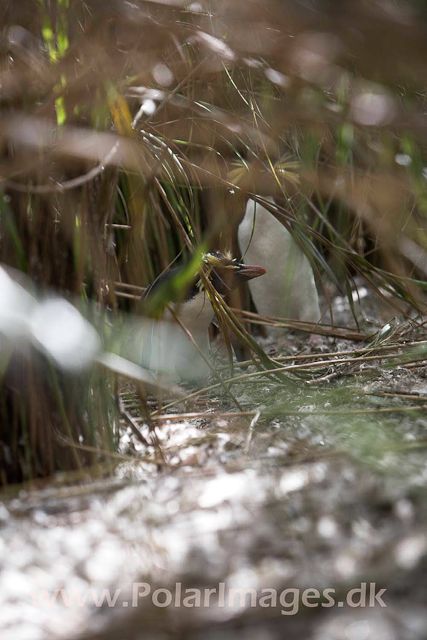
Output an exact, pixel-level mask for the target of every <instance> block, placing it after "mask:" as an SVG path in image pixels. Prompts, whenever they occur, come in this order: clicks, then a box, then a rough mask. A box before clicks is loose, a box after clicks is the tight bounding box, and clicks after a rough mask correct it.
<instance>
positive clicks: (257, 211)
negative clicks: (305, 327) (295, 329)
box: [238, 198, 321, 322]
mask: <svg viewBox="0 0 427 640" xmlns="http://www.w3.org/2000/svg"><path fill="white" fill-rule="evenodd" d="M268 200H269V201H271V202H272V204H274V200H273V198H268ZM238 241H239V248H240V251H241V252H242V254H243V255H244V258H243V260H244V262H245V263H247V264H249V263H253V264H260V265H262V266H263V267H265V268H266V270H267V273H266V274H265V275H264V276H263V278H262V279H259V280H251V281H250V282H249V288H250V291H251V294H252V298H253V301H254V303H255V305H256V307H257V310H258V312H259V313H261V314H262V315H267V316H276V317H285V318H286V317H287V318H293V319H296V320H303V321H307V322H319V320H320V317H321V316H320V308H319V298H318V294H317V289H316V284H315V282H314V276H313V270H312V268H311V265H310V263H309V261H308V260H307V257H306V256H305V254H304V252H303V251H302V249H300V247H299V246H298V245H297V243H296V242H295V240H294V239H293V237H292V235H291V234H290V233H289V231H287V229H286V228H285V227H284V226H283V225H282V224H281V223H280V222H279V221H278V220H277V219H276V218H275V217H274V216H273V215H272V214H271V213H270V212H269V211H267V209H265V207H263V206H262V205H260V204H256V203H255V202H254V201H253V200H249V201H248V203H247V205H246V211H245V216H244V218H243V220H242V222H241V223H240V225H239V229H238Z"/></svg>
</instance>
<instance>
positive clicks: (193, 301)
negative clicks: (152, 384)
mask: <svg viewBox="0 0 427 640" xmlns="http://www.w3.org/2000/svg"><path fill="white" fill-rule="evenodd" d="M189 268H190V270H191V265H190V267H189V265H183V266H179V267H174V268H171V269H169V270H167V271H166V272H165V273H163V274H162V275H161V276H160V277H159V278H157V279H156V280H155V281H154V282H153V283H152V284H151V285H150V286H149V287H148V288H147V290H146V291H145V293H144V294H143V297H142V305H143V313H144V314H145V315H148V316H149V317H151V318H155V319H156V320H158V322H155V323H153V325H152V326H153V328H152V331H151V335H150V339H149V340H148V339H147V340H146V345H145V347H144V349H143V355H142V357H143V363H142V364H143V366H145V367H147V368H149V369H151V370H152V371H157V372H159V373H163V374H164V376H165V378H166V379H167V380H168V381H170V382H182V381H187V382H190V383H193V384H194V383H196V384H197V383H199V384H200V383H202V384H203V383H204V382H205V381H206V380H207V378H208V377H209V372H210V368H209V365H208V363H207V362H206V358H207V357H208V355H209V332H208V329H209V325H210V324H211V322H212V321H213V319H214V316H215V312H214V309H213V306H212V304H211V301H210V299H209V296H208V294H207V293H206V290H205V286H204V283H203V279H202V278H201V275H200V272H199V270H198V269H197V268H195V270H194V273H191V271H190V273H189V272H188V269H189ZM201 268H202V270H203V273H204V275H205V276H206V277H207V278H208V279H209V281H210V282H211V284H212V286H213V287H214V289H215V290H216V292H217V293H218V295H219V296H225V295H226V294H227V293H229V292H230V291H232V290H233V289H235V288H236V287H238V286H239V285H240V284H241V283H243V282H247V281H249V280H253V279H255V278H259V277H260V276H262V275H264V274H265V273H266V270H265V269H264V268H263V267H259V266H255V265H249V264H242V263H239V262H237V260H236V259H232V258H231V256H229V255H224V254H223V253H221V252H220V251H214V252H212V253H207V254H204V255H203V256H202V267H201ZM177 323H178V325H179V326H180V325H182V326H183V327H185V329H187V330H188V331H189V332H190V334H191V336H192V338H193V340H194V342H195V344H193V343H192V342H191V340H190V339H189V337H188V335H186V334H185V330H184V329H182V327H181V326H180V330H179V331H178V330H177V329H178V328H177ZM196 345H197V346H196ZM201 354H203V355H201ZM203 356H204V357H203Z"/></svg>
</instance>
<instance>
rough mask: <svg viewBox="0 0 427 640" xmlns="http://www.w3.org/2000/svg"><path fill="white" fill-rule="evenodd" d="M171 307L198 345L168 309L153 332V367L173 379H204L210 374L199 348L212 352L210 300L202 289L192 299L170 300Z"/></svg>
mask: <svg viewBox="0 0 427 640" xmlns="http://www.w3.org/2000/svg"><path fill="white" fill-rule="evenodd" d="M171 308H172V309H173V311H174V313H175V314H176V316H177V317H178V318H179V320H180V322H181V323H182V324H183V326H184V327H185V328H186V329H188V331H189V332H190V333H191V335H192V337H193V339H194V341H195V342H196V344H197V347H198V348H197V347H196V346H195V345H194V344H193V343H192V342H191V340H190V339H189V338H188V336H187V334H186V333H185V331H183V329H182V328H181V327H180V326H179V324H177V323H176V321H175V318H174V316H173V314H172V313H170V311H168V310H166V311H165V314H164V317H163V320H162V321H161V322H159V323H158V324H157V325H156V326H155V328H154V330H153V331H152V334H151V340H150V353H149V363H150V367H151V368H152V369H154V370H156V371H158V372H160V373H163V374H165V375H166V377H167V379H169V380H171V381H174V382H180V381H182V380H187V381H191V382H196V383H203V382H205V381H206V379H207V378H208V376H209V366H208V364H207V363H206V361H205V360H204V359H203V357H202V355H201V354H200V351H201V352H202V353H203V355H204V356H206V357H207V356H208V354H209V333H208V329H209V325H210V323H211V322H212V320H213V317H214V310H213V308H212V305H211V303H210V300H209V298H208V296H207V295H206V293H205V292H204V291H200V292H198V293H197V294H196V295H195V296H194V298H192V299H191V300H188V301H186V302H183V303H179V304H171ZM199 349H200V351H199Z"/></svg>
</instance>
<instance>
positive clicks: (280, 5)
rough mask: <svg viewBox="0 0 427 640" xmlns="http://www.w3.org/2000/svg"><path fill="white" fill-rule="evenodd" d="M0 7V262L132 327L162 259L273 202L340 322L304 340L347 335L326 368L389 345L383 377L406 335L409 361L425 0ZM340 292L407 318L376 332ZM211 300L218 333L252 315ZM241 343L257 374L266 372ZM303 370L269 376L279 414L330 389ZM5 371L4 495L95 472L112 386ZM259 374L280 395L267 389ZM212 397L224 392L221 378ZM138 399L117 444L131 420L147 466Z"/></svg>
mask: <svg viewBox="0 0 427 640" xmlns="http://www.w3.org/2000/svg"><path fill="white" fill-rule="evenodd" d="M0 15H1V22H0V26H1V29H2V30H1V34H0V86H1V90H0V105H1V113H2V118H1V123H0V134H1V138H0V140H1V167H0V180H1V182H0V187H1V192H0V261H1V263H2V264H3V265H6V266H8V267H12V268H14V269H16V270H18V271H20V272H23V273H25V274H26V275H28V276H29V277H30V278H31V279H32V280H33V281H35V283H37V286H38V287H39V289H40V291H46V290H54V291H56V292H57V293H59V294H61V295H63V296H64V297H66V298H70V299H76V298H77V299H80V300H81V308H82V310H83V311H84V312H85V314H86V315H88V317H89V319H90V320H92V321H93V322H95V324H97V323H99V324H100V325H101V326H103V322H102V320H101V321H100V320H99V318H101V319H102V318H103V317H104V315H105V314H108V316H109V318H114V319H117V318H119V316H120V314H121V313H123V312H124V311H126V312H130V313H137V311H136V307H137V303H138V300H139V298H140V295H141V292H142V290H143V288H144V287H146V286H147V284H148V283H150V282H151V281H152V280H153V279H154V277H155V276H157V275H158V274H159V273H160V272H161V271H162V270H163V269H165V268H166V267H167V266H168V265H169V264H170V263H171V261H172V260H174V259H175V258H176V257H177V256H179V255H180V254H182V255H187V254H191V253H194V252H195V251H198V250H199V249H200V248H201V247H203V248H219V249H231V250H232V251H233V253H234V254H236V255H237V243H236V227H237V225H238V223H239V220H240V218H241V216H242V214H243V211H244V206H245V202H246V200H247V198H248V196H250V195H253V196H256V197H258V198H260V199H261V200H260V201H261V202H262V198H263V196H269V195H275V196H277V198H278V202H280V203H281V204H280V206H279V205H277V206H275V207H272V208H271V209H272V210H271V213H272V215H275V216H276V217H278V218H279V219H280V220H281V221H282V222H283V224H284V225H285V226H286V227H287V228H288V229H289V230H291V232H292V233H293V234H294V237H295V238H296V240H297V242H299V243H300V244H301V246H302V247H303V249H304V251H305V252H306V253H307V255H308V257H309V259H310V261H311V263H312V265H313V268H314V271H315V274H316V279H317V283H318V287H319V291H321V292H323V295H324V298H325V299H326V301H327V303H328V305H329V307H330V309H331V308H332V300H331V296H330V293H329V292H330V291H331V287H330V286H328V285H329V284H331V283H334V285H335V287H336V288H335V289H334V291H335V292H337V291H339V289H338V288H337V286H339V288H340V289H341V294H344V295H346V296H347V297H348V300H349V303H350V306H351V308H352V309H353V311H354V316H355V324H352V326H350V327H347V328H344V329H343V328H339V327H336V326H335V323H334V318H333V314H332V313H331V324H332V326H331V327H323V328H318V329H316V327H302V328H305V329H307V330H310V331H314V332H316V331H319V333H321V334H324V335H325V334H326V335H331V336H333V335H334V336H337V337H341V338H342V337H348V338H350V339H355V340H358V343H357V345H355V346H353V345H352V348H351V349H350V353H349V354H348V356H347V357H348V358H349V360H350V364H348V363H345V362H344V363H343V364H342V366H341V365H340V367H341V368H338V369H335V372H339V373H341V372H342V369H343V368H345V367H346V366H347V367H351V366H352V364H353V365H354V363H356V365H354V366H356V369H357V371H358V372H359V369H358V367H360V366H361V364H363V357H369V356H371V357H378V358H379V354H380V355H381V354H382V352H381V348H382V347H388V346H391V347H392V348H394V351H392V352H391V355H394V356H396V360H395V361H393V360H391V363H392V366H393V367H398V366H401V365H402V361H401V356H402V348H405V344H406V343H407V342H408V341H411V342H414V343H418V344H415V346H412V347H411V348H412V349H417V350H418V351H416V352H415V356H414V357H413V360H414V361H417V359H418V360H420V361H421V362H423V356H424V345H423V344H420V343H421V342H422V341H423V340H424V335H423V325H422V314H423V313H424V310H425V289H426V286H427V284H426V282H425V280H426V273H427V253H426V248H427V235H426V225H425V218H426V215H427V160H426V154H425V135H426V134H425V131H426V128H425V113H424V112H425V100H426V93H425V85H426V75H427V62H426V61H427V56H426V53H427V50H426V49H427V38H426V23H425V19H426V16H425V7H424V4H420V3H415V2H414V3H408V2H402V3H399V2H385V1H384V2H381V1H379V0H378V1H377V2H370V3H363V2H359V1H358V0H354V1H349V2H346V3H330V2H326V1H325V2H323V1H320V0H318V1H315V2H312V3H311V4H310V7H308V6H307V5H306V3H302V2H299V1H298V0H295V1H291V0H289V1H282V2H277V1H274V0H271V1H270V2H262V3H261V2H256V1H248V0H234V2H233V3H226V2H221V1H219V0H218V1H214V0H213V1H209V2H201V3H192V4H188V3H185V2H179V1H170V2H165V1H163V0H162V1H161V2H160V1H159V2H153V1H149V2H143V1H139V2H135V3H133V4H132V3H127V2H124V1H122V0H115V1H111V0H107V1H105V0H104V1H103V2H100V1H99V0H92V1H90V2H69V1H68V0H62V1H61V0H57V2H47V1H46V2H44V1H43V0H39V1H38V2H37V3H35V2H32V1H30V0H21V1H20V2H19V3H18V2H3V3H2V5H1V13H0ZM355 278H357V279H358V280H357V281H358V282H361V281H363V279H364V280H365V282H366V283H367V285H369V287H370V289H372V290H374V291H376V293H377V295H378V296H379V298H380V299H384V298H386V299H387V300H388V302H389V304H390V305H391V307H392V308H393V309H391V311H390V319H391V317H392V316H393V315H396V316H397V317H399V318H400V319H401V320H403V319H405V318H406V324H401V325H399V327H398V328H397V330H396V331H394V332H393V331H392V334H391V336H390V335H389V334H388V333H387V332H385V333H384V332H383V333H381V332H380V333H378V334H377V335H376V338H375V339H374V340H373V339H372V335H373V334H375V332H376V330H377V329H378V327H377V326H373V327H369V326H368V325H366V323H365V321H364V318H363V313H362V311H363V308H362V310H361V309H360V308H359V305H358V304H355V302H354V298H355V296H354V290H355V284H354V281H355ZM356 299H357V296H356ZM89 301H90V302H91V303H93V304H94V305H95V306H94V309H95V311H91V312H88V308H91V307H90V305H89V304H88V302H89ZM228 302H229V303H230V305H231V306H232V307H237V310H236V311H235V312H231V311H230V309H229V307H227V305H225V304H224V305H221V308H222V310H219V312H220V316H221V319H220V325H221V327H223V328H224V327H225V326H227V327H228V333H230V332H231V331H232V330H233V329H234V330H236V329H238V321H237V317H241V316H242V315H243V317H244V318H246V320H248V319H250V320H251V321H252V320H254V321H257V322H259V323H265V322H269V320H268V319H264V318H259V317H258V319H256V318H254V316H253V315H250V314H247V313H246V314H245V313H244V312H242V311H241V309H240V308H241V307H242V299H241V298H240V297H239V296H238V295H235V296H234V297H233V298H232V299H231V300H228ZM234 313H236V315H233V314H234ZM270 322H271V321H270ZM272 322H273V323H274V322H276V321H275V320H273V321H272ZM420 323H421V324H420ZM300 328H301V327H300ZM238 330H239V331H241V328H240V329H238ZM346 331H347V333H346ZM340 332H341V333H340ZM411 332H413V333H411ZM366 340H367V341H368V347H369V349H370V350H368V352H366V353H364V354H363V355H361V354H360V353H359V350H360V348H362V347H363V346H364V345H362V344H359V343H361V342H363V341H366ZM246 341H247V345H248V347H249V348H250V349H252V350H254V349H255V350H256V351H255V355H256V358H255V361H256V363H257V368H258V373H257V374H256V375H258V376H263V375H264V374H263V373H262V371H263V370H265V368H266V367H267V368H269V367H271V366H272V365H271V361H270V360H269V359H268V358H267V356H265V354H263V352H262V349H261V348H260V347H257V346H256V344H254V343H253V342H251V341H250V339H249V337H247V338H246ZM355 350H356V351H355ZM6 352H7V349H5V350H3V349H2V353H3V355H4V353H6ZM399 354H400V355H399ZM410 355H411V356H412V355H413V354H412V352H411V354H410ZM322 357H324V359H325V360H328V358H329V359H330V360H331V361H332V359H333V358H332V356H331V355H330V354H327V353H324V354H322ZM3 359H5V358H3ZM379 361H380V362H381V363H383V362H384V361H383V360H379ZM389 362H390V361H389ZM279 364H280V361H279V360H277V361H276V363H275V366H279ZM292 364H293V365H294V366H295V365H296V364H297V361H295V362H294V361H292V362H291V363H290V365H292ZM309 364H310V363H307V362H305V365H307V366H306V367H305V373H304V369H303V370H301V369H299V370H298V369H295V368H294V369H289V368H288V369H284V371H283V373H285V374H286V375H289V376H292V380H293V381H294V383H295V384H297V385H298V391H299V393H298V401H299V405H293V404H292V403H290V402H289V399H288V400H287V401H286V402H285V403H284V405H283V406H282V405H281V409H280V407H279V406H278V408H277V409H276V411H278V412H280V411H281V412H282V415H285V414H286V411H290V410H293V411H299V410H300V408H301V407H302V406H303V405H304V395H305V394H306V393H308V389H309V387H308V386H307V385H309V384H311V385H312V384H314V385H317V386H319V387H320V388H323V387H322V385H325V384H326V385H329V383H330V381H331V378H330V377H329V378H328V379H327V381H325V380H326V378H327V376H329V374H330V373H331V370H330V368H329V366H332V365H329V366H328V362H326V363H323V364H322V365H321V367H322V369H321V370H319V369H316V368H315V367H309V366H308V365H309ZM407 364H408V363H407ZM334 366H335V367H336V366H337V365H334ZM354 366H353V369H354ZM381 366H383V364H382V365H381ZM2 368H4V369H5V374H4V376H3V379H2V388H1V398H0V404H1V406H0V482H1V483H2V484H7V483H10V482H17V481H21V480H32V479H35V478H37V477H43V476H49V475H50V474H52V473H53V472H54V471H56V470H63V471H64V470H65V471H67V470H72V469H81V468H85V467H90V468H94V465H96V464H98V463H99V462H101V463H103V462H105V460H113V458H114V456H113V453H114V452H116V451H117V448H118V443H119V441H120V421H119V414H120V411H122V410H123V407H121V404H120V403H121V401H120V398H119V390H120V388H121V385H122V383H123V377H119V376H118V375H114V374H112V373H110V374H106V373H105V371H104V370H101V369H99V368H95V369H94V370H93V371H89V372H86V373H85V374H84V376H76V375H69V374H67V375H65V374H64V373H61V372H59V371H58V370H56V369H55V368H54V367H52V365H51V364H50V363H48V362H47V361H46V360H45V359H43V358H41V357H39V356H38V355H37V354H36V353H34V352H33V351H31V350H30V351H29V352H27V353H24V354H9V353H8V354H7V358H6V359H5V364H4V367H2ZM350 373H351V375H354V370H353V371H351V372H350ZM253 375H254V373H250V374H249V375H248V377H247V378H246V379H244V380H249V379H251V377H253ZM346 375H347V372H346ZM335 377H339V376H338V374H337V376H335ZM332 379H333V377H332ZM269 380H270V381H271V383H272V384H273V383H274V385H276V389H277V393H278V394H280V393H281V392H282V385H283V380H284V379H283V378H281V379H280V378H279V377H278V375H275V376H274V377H272V375H271V374H269ZM214 382H215V381H214ZM218 384H219V383H218ZM225 384H226V385H228V388H229V389H231V391H232V390H233V386H232V383H231V381H230V380H228V374H227V382H226V383H225ZM248 385H249V382H248ZM350 385H351V382H350ZM218 388H219V387H216V389H218ZM216 389H214V391H215V392H216ZM139 391H140V393H139V397H138V403H139V404H140V407H139V409H138V411H139V413H140V414H141V411H142V415H143V416H144V420H142V421H141V420H139V422H138V421H137V422H135V420H134V417H132V415H129V412H127V411H125V419H126V420H127V422H128V423H130V424H131V425H132V429H133V431H134V433H138V429H140V424H141V422H144V424H145V423H147V424H148V425H149V438H152V440H147V439H146V438H145V437H143V438H142V442H144V440H145V443H146V446H147V451H148V453H149V454H150V455H151V453H152V452H153V451H155V453H154V454H153V460H156V461H157V462H158V463H159V464H160V463H161V461H162V451H161V448H160V445H159V443H158V441H157V438H156V429H158V424H159V422H156V415H157V416H158V415H160V414H161V413H162V407H161V406H160V407H159V408H157V409H156V408H153V407H152V406H151V405H150V403H149V402H148V401H147V398H146V395H145V393H144V390H143V389H141V388H140V389H139ZM197 393H198V394H199V395H202V394H201V392H200V391H199V392H197ZM325 393H332V391H330V390H329V387H328V389H327V390H325ZM193 396H194V394H193ZM227 397H228V396H227ZM160 400H161V399H160ZM175 402H177V401H175ZM408 402H409V401H408ZM287 403H288V404H287ZM160 404H161V403H160ZM254 404H256V403H254ZM290 407H292V408H290ZM171 408H172V407H171ZM385 408H387V407H385ZM389 408H391V409H393V405H392V406H391V407H389ZM163 409H164V407H163ZM249 409H250V410H251V411H253V412H254V413H256V411H257V406H254V407H249ZM410 411H412V409H410ZM156 412H157V414H156ZM122 413H123V411H122ZM132 420H133V422H132ZM140 438H141V436H140Z"/></svg>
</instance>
